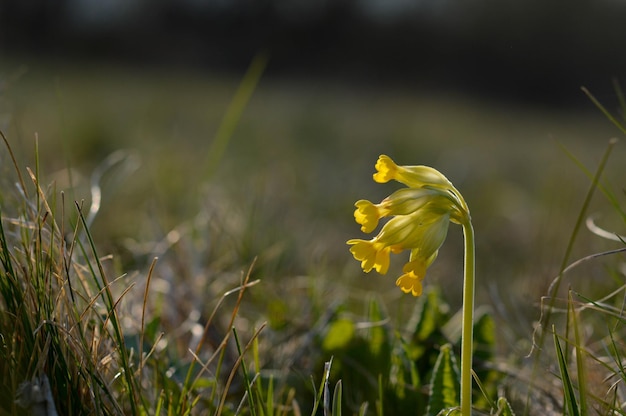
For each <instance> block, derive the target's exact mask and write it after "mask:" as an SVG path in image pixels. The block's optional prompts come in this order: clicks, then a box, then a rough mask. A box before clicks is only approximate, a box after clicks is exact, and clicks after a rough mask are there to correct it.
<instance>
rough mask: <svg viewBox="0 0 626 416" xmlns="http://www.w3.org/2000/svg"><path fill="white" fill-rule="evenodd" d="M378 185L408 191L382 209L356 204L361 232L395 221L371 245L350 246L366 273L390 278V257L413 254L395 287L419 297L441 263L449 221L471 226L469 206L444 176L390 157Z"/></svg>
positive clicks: (356, 242) (382, 161)
mask: <svg viewBox="0 0 626 416" xmlns="http://www.w3.org/2000/svg"><path fill="white" fill-rule="evenodd" d="M376 169H377V173H375V174H374V180H375V181H376V182H380V183H385V182H388V181H390V180H396V181H398V182H401V183H403V184H405V185H407V186H408V187H407V188H402V189H400V190H398V191H396V192H394V193H392V194H391V195H390V196H388V197H387V198H385V199H383V201H382V202H381V203H379V204H374V203H372V202H370V201H367V200H359V201H357V202H356V204H355V206H356V210H355V212H354V218H355V220H356V222H357V223H358V224H360V225H361V230H362V231H363V232H366V233H370V232H372V231H374V229H376V227H377V226H378V223H379V221H380V219H381V218H384V217H391V219H390V220H389V221H388V222H387V223H386V224H385V225H384V226H383V227H382V229H381V230H380V232H379V233H378V235H377V236H376V237H374V238H372V239H371V240H361V239H352V240H348V242H347V244H348V245H350V246H351V247H350V252H351V253H352V255H353V256H354V258H355V259H356V260H359V261H361V268H362V269H363V271H365V272H370V271H371V270H372V269H375V270H376V271H377V272H378V273H380V274H386V272H387V270H388V269H389V262H390V253H391V252H393V253H399V252H402V251H404V250H408V251H410V253H411V254H410V257H409V262H408V263H406V264H405V266H404V268H403V272H404V274H403V275H402V276H400V277H399V278H398V279H397V280H396V285H398V286H399V287H400V289H402V291H404V292H405V293H411V294H412V295H413V296H419V295H421V293H422V280H423V279H424V276H425V275H426V269H427V268H428V267H429V266H430V265H431V264H432V262H433V261H434V260H435V259H436V258H437V254H438V252H439V248H440V247H441V245H442V244H443V242H444V241H445V239H446V235H447V233H448V226H449V224H450V221H452V222H455V223H462V222H464V221H469V211H468V209H467V206H466V205H465V201H464V200H463V198H462V197H461V195H460V194H459V193H458V191H457V190H456V189H455V188H454V186H452V184H451V183H450V181H448V179H447V178H446V177H445V176H443V175H442V174H441V173H440V172H439V171H437V170H435V169H433V168H430V167H427V166H398V165H396V164H395V163H394V162H393V160H391V158H389V157H388V156H384V155H383V156H380V157H379V159H378V162H377V163H376Z"/></svg>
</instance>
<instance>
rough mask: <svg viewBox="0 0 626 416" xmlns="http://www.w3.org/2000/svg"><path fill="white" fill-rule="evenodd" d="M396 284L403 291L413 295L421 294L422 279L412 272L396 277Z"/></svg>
mask: <svg viewBox="0 0 626 416" xmlns="http://www.w3.org/2000/svg"><path fill="white" fill-rule="evenodd" d="M396 286H398V287H400V289H401V290H402V291H403V292H404V293H410V294H412V295H413V296H420V295H421V294H422V290H423V288H422V279H420V278H418V277H417V276H415V275H414V274H413V273H405V274H403V275H402V276H400V277H398V280H396Z"/></svg>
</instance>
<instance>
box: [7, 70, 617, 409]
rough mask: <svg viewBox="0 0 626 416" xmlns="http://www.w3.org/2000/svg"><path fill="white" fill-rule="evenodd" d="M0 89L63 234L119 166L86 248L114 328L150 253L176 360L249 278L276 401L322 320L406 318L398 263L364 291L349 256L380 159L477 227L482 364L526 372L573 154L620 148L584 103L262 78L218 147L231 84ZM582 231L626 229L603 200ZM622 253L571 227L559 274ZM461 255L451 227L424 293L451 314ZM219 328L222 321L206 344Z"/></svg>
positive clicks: (166, 77)
mask: <svg viewBox="0 0 626 416" xmlns="http://www.w3.org/2000/svg"><path fill="white" fill-rule="evenodd" d="M18 73H19V76H15V77H13V74H18ZM2 77H4V79H3V80H2V81H3V82H4V85H5V87H4V89H3V90H2V95H1V96H0V128H1V129H2V131H3V132H4V134H5V136H6V137H7V139H8V142H9V143H10V146H11V148H12V151H13V152H14V153H15V156H16V159H17V161H18V164H19V166H20V168H25V167H26V166H29V167H31V168H33V169H34V166H35V164H36V162H35V155H36V154H37V155H38V163H39V169H38V171H39V175H40V179H39V181H40V184H41V185H42V187H43V188H45V189H47V192H48V193H49V194H54V193H58V192H60V191H63V192H64V197H65V205H67V206H66V207H65V210H66V211H67V212H68V214H67V217H68V220H70V219H72V218H73V219H74V221H76V213H75V212H74V211H75V210H73V201H85V202H84V206H85V207H88V206H89V204H90V203H91V202H92V193H91V192H90V180H92V179H93V178H94V172H95V173H97V172H99V169H100V168H101V167H102V166H103V165H102V164H103V163H106V162H104V161H105V159H106V158H107V157H108V156H110V155H111V154H113V155H115V156H114V157H118V159H117V160H116V161H114V162H112V163H111V166H110V167H109V168H108V169H106V170H103V171H102V172H101V173H102V175H101V176H98V177H97V179H98V183H99V184H101V186H102V203H101V207H100V209H99V211H98V213H97V215H96V216H95V217H94V218H93V223H92V224H91V227H90V234H91V236H92V238H93V241H94V242H95V244H96V246H97V247H98V252H99V254H100V255H101V256H104V255H107V254H111V255H112V257H111V258H110V259H108V260H107V261H106V262H105V266H106V267H107V270H108V272H109V273H110V275H111V278H114V277H118V276H124V277H122V278H121V279H120V281H119V282H118V283H117V284H116V285H115V287H114V290H115V293H117V294H118V295H119V294H121V293H122V292H123V291H124V289H126V288H127V287H128V286H129V285H130V283H134V284H135V285H136V286H135V287H134V288H133V289H132V290H131V291H130V292H129V293H128V294H126V295H124V296H125V299H124V300H125V301H124V302H121V303H120V305H119V306H120V309H121V310H123V311H124V312H125V313H124V314H122V316H124V319H125V320H126V321H127V322H123V323H124V325H125V326H127V327H129V328H133V327H134V328H136V327H137V325H138V321H139V320H140V319H141V318H140V317H141V313H140V312H141V306H142V303H143V296H144V291H143V288H144V287H145V284H146V274H147V272H148V269H149V268H150V265H151V263H152V261H153V258H154V257H155V256H158V257H159V260H158V261H157V262H156V266H155V269H154V274H153V279H154V282H153V285H152V288H153V290H154V291H155V294H154V295H153V296H152V297H150V298H149V299H150V302H149V304H148V308H149V309H154V310H155V311H156V312H154V313H155V314H157V315H158V316H159V317H160V325H161V326H162V329H163V331H164V332H165V333H167V334H168V336H169V337H170V338H168V339H169V340H170V341H169V342H170V345H174V344H177V343H178V344H180V345H179V349H178V350H179V351H183V353H181V354H182V355H184V352H185V351H186V349H187V344H186V343H190V342H191V341H190V338H191V339H192V338H193V336H194V333H193V330H192V329H193V328H194V327H195V326H197V325H200V326H202V325H203V323H205V322H206V321H207V319H208V316H209V315H210V312H211V310H212V309H213V307H214V306H215V303H216V299H219V297H220V296H221V294H223V293H224V292H226V291H228V290H229V289H232V288H233V287H236V286H237V285H238V284H239V283H240V281H241V279H242V277H243V276H244V275H245V274H246V273H247V271H248V269H249V268H250V267H251V266H252V264H253V262H254V266H253V267H252V272H251V278H252V279H260V282H259V283H258V284H256V285H255V286H254V287H251V288H249V289H248V290H247V292H246V296H245V298H244V300H243V301H242V302H241V304H240V306H239V309H238V314H237V322H236V325H237V326H238V328H240V331H241V333H243V334H246V335H245V336H246V338H249V337H250V334H251V333H252V332H253V330H254V328H259V326H260V325H261V324H262V323H263V322H267V323H268V325H267V328H266V329H264V331H265V332H262V333H261V335H260V337H259V345H258V348H259V350H260V353H259V354H260V357H261V361H262V363H263V367H264V368H265V369H280V370H284V372H283V373H281V374H282V376H281V377H282V380H283V381H284V383H285V384H286V385H290V384H289V383H292V382H290V381H285V380H290V378H295V379H297V380H298V382H293V383H292V385H298V383H300V384H301V385H306V384H307V382H308V379H309V378H310V376H311V375H314V374H315V372H316V371H317V375H318V376H319V374H320V372H321V369H320V368H319V363H320V362H322V361H324V360H328V359H329V358H330V355H332V348H330V347H328V345H326V346H324V345H323V340H324V339H325V338H324V337H325V335H324V334H327V333H326V332H325V331H327V329H325V325H326V326H329V325H327V324H328V323H329V322H331V323H332V322H335V321H333V319H334V318H331V317H334V316H336V315H338V314H339V315H341V316H344V317H348V318H346V319H348V320H349V321H351V322H357V323H364V322H366V321H367V312H366V311H367V309H368V305H369V303H368V302H369V301H370V300H371V299H372V298H375V299H377V302H380V303H379V304H380V305H382V307H383V309H384V311H385V312H384V315H385V316H388V317H389V320H388V322H386V325H388V326H389V327H390V328H391V332H392V333H393V332H394V331H396V330H399V328H402V327H403V326H404V325H405V324H406V321H407V320H408V317H409V316H412V313H413V312H412V311H413V309H414V305H415V302H416V299H415V298H413V297H411V296H408V295H404V294H402V293H401V292H400V290H398V288H397V287H396V286H395V285H394V281H395V277H393V276H396V275H397V274H398V272H399V268H400V265H401V264H402V263H403V261H401V260H398V261H397V262H395V263H394V262H393V260H392V268H391V270H390V272H389V275H388V276H379V275H377V274H375V273H374V272H372V273H370V274H368V275H365V274H364V273H363V272H362V271H361V270H360V268H359V264H358V263H357V262H355V261H354V260H353V259H352V256H351V255H350V253H349V251H348V248H347V246H346V244H345V241H346V240H348V239H350V238H355V237H360V236H361V232H360V231H359V227H358V225H357V224H355V223H354V221H353V215H352V213H353V209H354V208H353V204H354V202H355V201H356V200H358V199H370V200H373V201H375V200H377V199H382V198H383V197H384V196H385V195H388V194H389V193H390V192H391V190H393V189H396V187H394V185H393V184H386V185H380V184H375V183H374V182H373V181H372V177H371V174H372V173H373V172H374V163H375V161H376V159H377V157H378V155H379V154H388V155H389V156H391V157H392V158H394V160H396V161H397V162H398V163H400V164H409V165H412V164H425V165H430V166H433V167H436V168H437V169H438V170H440V171H441V172H443V173H444V174H445V175H446V176H447V177H448V178H449V179H450V180H451V181H452V182H453V183H454V184H455V186H456V187H457V188H458V189H459V190H461V192H462V193H463V195H464V197H465V199H466V200H467V202H468V205H469V206H470V209H471V212H472V218H473V224H474V228H475V230H476V238H477V279H478V280H477V305H488V306H489V307H490V308H491V309H492V310H493V318H494V320H495V322H496V325H497V328H498V329H497V340H496V341H497V342H496V346H497V354H496V356H495V357H497V358H494V359H493V362H494V365H495V364H496V363H504V362H506V363H508V364H507V365H519V366H522V365H526V364H522V363H523V359H524V356H525V355H526V354H528V353H529V352H530V343H531V335H532V330H533V327H534V322H535V321H537V320H538V319H539V315H540V313H539V303H540V300H541V298H542V296H545V295H546V294H547V293H548V287H549V285H550V283H551V282H552V280H553V278H554V277H555V276H556V275H557V274H558V272H559V267H560V266H561V262H562V259H563V257H564V255H565V251H566V248H567V245H568V242H569V241H570V238H571V234H572V230H573V229H574V227H575V224H576V219H577V216H578V214H579V212H580V210H581V207H582V206H583V202H584V200H585V196H586V193H587V190H588V189H589V187H590V186H591V183H592V180H591V178H590V177H589V175H588V174H586V173H585V171H584V169H582V168H581V167H580V166H578V165H577V163H576V162H575V161H574V160H573V159H572V157H571V155H573V156H574V157H575V158H576V159H577V161H579V162H580V163H581V164H582V165H583V166H585V167H586V168H587V169H589V171H591V172H594V171H595V169H596V168H597V166H598V164H599V163H600V160H601V158H602V155H603V153H604V151H605V149H606V147H607V144H608V141H609V138H611V137H618V136H620V135H621V134H622V133H620V131H619V130H618V129H617V128H616V127H615V126H614V125H613V124H611V122H610V121H608V120H607V119H606V117H604V115H602V113H601V112H600V111H599V110H598V109H596V108H595V107H594V106H593V104H592V103H591V102H590V103H589V107H588V108H587V109H580V108H576V109H573V108H555V107H548V106H546V107H543V108H538V107H536V106H535V107H530V106H524V105H521V104H514V103H505V104H503V103H500V102H497V101H494V100H489V99H480V98H476V97H469V96H461V95H454V94H451V93H449V92H448V93H438V92H436V91H426V90H423V91H422V90H417V89H414V90H404V91H400V90H398V89H394V90H386V89H383V88H376V87H371V88H357V87H354V86H346V85H339V84H337V83H332V82H325V81H321V80H308V81H303V80H279V79H263V78H262V79H261V81H260V83H259V84H258V85H257V86H256V87H255V88H254V91H252V96H251V98H250V101H249V102H248V103H247V104H246V106H245V109H244V111H243V113H242V115H241V118H240V119H238V120H237V121H236V125H235V128H234V130H232V134H228V132H226V133H225V136H224V137H227V140H225V141H224V142H223V143H224V144H225V147H223V148H220V147H216V146H215V145H213V143H215V142H214V139H215V137H216V134H218V131H219V129H220V126H221V125H222V121H223V117H224V115H225V113H226V112H227V109H228V106H229V104H230V103H231V100H232V99H233V96H234V95H235V92H236V90H237V88H238V85H239V82H240V80H241V79H240V78H238V77H227V76H224V75H215V74H203V73H200V72H182V71H179V72H176V71H169V72H168V71H159V70H151V69H147V68H143V69H140V68H134V69H133V68H122V67H119V66H114V65H110V66H100V65H86V66H80V67H78V66H73V65H69V64H63V65H62V64H56V65H53V64H46V65H43V64H40V63H39V64H35V65H29V66H28V67H27V68H26V70H25V71H23V72H21V70H19V66H18V65H15V66H14V67H3V68H2ZM581 94H582V93H581ZM611 110H612V109H611ZM222 133H224V132H222ZM35 143H37V146H38V149H37V151H35ZM120 151H121V152H120ZM115 152H117V153H115ZM624 152H625V150H624V146H623V144H618V145H617V146H616V147H615V149H614V150H613V152H612V154H611V156H610V159H609V162H608V164H607V167H606V170H605V179H606V183H607V184H610V185H613V186H615V188H614V192H615V194H614V196H615V197H616V199H617V201H619V202H618V205H619V203H621V205H622V206H623V192H622V190H623V178H624V174H625V171H624V169H625V168H624V164H623V163H622V161H623V160H624ZM109 161H111V159H109ZM0 171H1V176H2V178H1V179H0V186H1V189H2V196H1V197H0V206H1V207H2V213H3V216H7V217H17V216H19V210H18V207H16V206H12V204H11V201H13V199H12V198H11V197H9V196H8V195H9V194H10V193H12V192H14V189H15V186H14V183H15V182H16V174H15V169H14V168H13V166H12V164H11V163H10V157H9V154H8V152H7V151H5V150H3V151H2V152H0ZM96 176H97V175H96ZM48 184H53V185H52V186H51V187H49V188H48ZM610 185H607V186H610ZM56 203H57V204H61V202H60V198H57V199H56ZM588 214H593V215H596V217H595V218H596V220H597V222H598V223H599V224H601V225H602V226H603V227H605V228H607V229H609V230H616V231H619V230H623V225H624V223H623V217H621V216H620V215H619V212H616V210H615V207H614V206H611V202H610V200H609V199H607V198H606V195H605V194H603V193H602V192H597V193H596V195H595V196H594V198H593V199H592V201H591V205H590V206H589V209H588ZM620 245H621V243H620V242H615V241H609V240H606V239H603V238H599V237H597V236H595V235H593V234H592V233H590V232H589V231H588V230H587V229H586V228H582V229H581V231H580V237H579V238H578V239H577V240H576V241H575V245H574V246H573V251H572V253H571V256H570V260H571V261H573V260H575V259H578V258H581V257H583V256H586V255H589V254H592V253H596V252H601V251H604V250H609V249H613V248H617V247H620ZM462 250H463V246H462V235H461V232H460V228H459V227H456V226H452V227H451V229H450V233H449V236H448V240H447V242H446V244H445V245H444V246H443V248H442V250H441V251H440V256H439V258H438V260H437V261H436V262H435V264H433V266H432V267H431V268H430V269H429V272H428V276H427V279H426V281H425V285H426V286H432V287H436V288H440V292H441V296H442V298H443V299H445V302H446V304H447V305H449V309H450V311H451V312H452V313H454V312H455V311H457V310H458V309H459V308H460V301H461V295H462V286H461V276H462ZM255 259H256V261H255ZM620 260H622V259H621V258H616V257H609V258H607V259H602V260H599V261H596V262H590V264H586V265H584V267H581V268H580V269H577V271H576V273H573V274H572V276H568V280H567V281H566V284H563V286H562V288H563V290H566V289H567V288H572V289H573V290H575V291H576V292H578V293H582V294H584V295H585V296H587V297H589V298H591V299H598V298H600V297H602V296H604V295H606V294H608V293H610V292H611V291H613V290H614V289H615V287H619V286H620V285H621V284H617V283H616V282H619V281H620V279H621V280H623V275H621V274H620V272H618V271H617V270H619V268H618V267H619V262H620ZM560 296H561V298H565V299H566V298H567V293H566V292H563V293H561V294H560ZM227 302H228V301H227ZM230 306H231V307H233V305H232V304H231V305H230ZM561 306H563V304H561ZM562 315H563V314H560V315H559V316H561V317H562ZM230 317H231V314H230V313H229V312H227V313H224V314H223V317H222V316H221V315H218V319H216V321H217V324H216V328H217V329H215V330H216V331H217V332H218V334H217V335H216V337H218V338H216V339H219V336H220V331H222V333H223V332H224V331H226V332H227V331H228V330H227V329H225V327H226V328H227V324H228V322H229V319H230ZM185 325H188V327H186V326H185ZM194 325H195V326H194ZM330 326H332V325H330ZM358 328H359V327H358V325H357V330H358ZM586 330H587V331H589V332H594V330H596V329H594V327H593V326H591V327H589V328H586ZM129 332H132V330H130V329H129ZM265 333H267V335H264V334H265ZM177 334H178V335H177ZM196 335H197V334H196ZM318 347H319V348H318ZM316 348H317V351H315V350H316ZM324 348H326V350H324ZM340 349H341V348H339V350H340ZM329 351H330V352H329ZM325 354H326V355H325ZM511 357H517V358H516V359H515V358H514V359H512V361H511ZM170 359H172V361H175V359H173V358H171V357H170ZM178 359H180V360H181V361H184V359H183V358H180V357H179V358H178ZM320 360H321V361H320ZM343 365H344V368H345V366H346V363H345V362H344V363H343ZM316 366H317V368H316ZM545 371H546V372H547V373H548V376H547V377H554V378H555V379H556V378H557V376H556V375H553V374H552V372H551V370H545ZM285 374H287V375H285ZM374 377H375V376H374ZM542 377H545V374H543V375H542ZM423 384H426V383H423ZM344 386H345V387H344V388H346V389H348V388H349V387H348V386H347V385H346V382H345V376H344ZM298 394H302V393H298ZM303 395H305V394H303ZM352 399H354V401H355V403H356V402H358V399H359V398H358V396H355V397H352ZM361 399H362V397H361ZM237 400H239V399H237ZM302 400H303V399H300V401H301V402H302ZM355 403H352V407H350V406H348V407H349V408H352V409H354V408H358V403H356V404H355ZM371 406H372V407H373V404H371ZM308 412H309V411H308V409H305V410H304V413H305V414H307V413H308Z"/></svg>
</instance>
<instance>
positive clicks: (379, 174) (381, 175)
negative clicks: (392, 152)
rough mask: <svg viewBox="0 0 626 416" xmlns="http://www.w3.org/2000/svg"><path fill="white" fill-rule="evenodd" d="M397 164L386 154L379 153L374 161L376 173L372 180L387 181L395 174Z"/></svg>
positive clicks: (394, 176) (393, 177)
mask: <svg viewBox="0 0 626 416" xmlns="http://www.w3.org/2000/svg"><path fill="white" fill-rule="evenodd" d="M397 171H398V165H396V164H395V163H394V161H393V160H391V158H390V157H389V156H387V155H380V156H379V157H378V160H377V161H376V173H375V174H374V181H376V182H378V183H387V182H389V181H390V180H392V179H395V178H396V176H397Z"/></svg>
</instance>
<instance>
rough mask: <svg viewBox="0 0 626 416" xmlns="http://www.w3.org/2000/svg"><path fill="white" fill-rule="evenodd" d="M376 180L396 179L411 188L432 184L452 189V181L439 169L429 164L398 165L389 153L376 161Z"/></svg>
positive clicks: (431, 185) (382, 181)
mask: <svg viewBox="0 0 626 416" xmlns="http://www.w3.org/2000/svg"><path fill="white" fill-rule="evenodd" d="M375 167H376V171H377V172H376V173H375V174H374V181H376V182H378V183H386V182H389V181H390V180H396V181H398V182H400V183H403V184H405V185H406V186H408V187H410V188H422V187H424V186H430V187H435V188H440V189H442V190H452V189H454V187H453V186H452V183H451V182H450V181H449V180H448V178H446V177H445V176H444V175H443V174H442V173H441V172H439V171H438V170H437V169H434V168H431V167H429V166H398V165H396V163H395V162H394V161H393V160H391V158H390V157H389V156H387V155H380V156H379V157H378V160H377V161H376V166H375Z"/></svg>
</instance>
